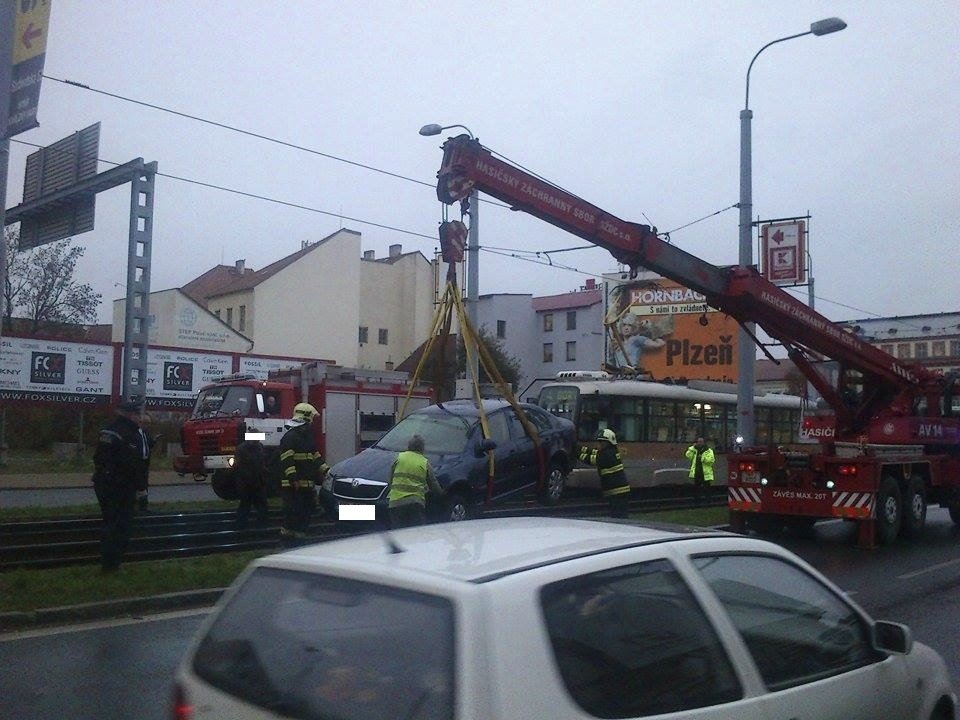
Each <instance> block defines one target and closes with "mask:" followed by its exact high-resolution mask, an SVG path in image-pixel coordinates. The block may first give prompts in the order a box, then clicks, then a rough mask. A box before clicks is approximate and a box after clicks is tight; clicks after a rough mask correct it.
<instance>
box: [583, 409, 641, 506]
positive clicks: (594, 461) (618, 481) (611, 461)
mask: <svg viewBox="0 0 960 720" xmlns="http://www.w3.org/2000/svg"><path fill="white" fill-rule="evenodd" d="M597 440H598V441H600V446H599V447H598V448H597V449H595V450H594V449H592V448H589V447H587V446H585V445H582V446H581V447H580V460H581V461H583V462H585V463H588V464H590V465H595V466H596V468H597V473H598V474H599V475H600V489H601V491H602V493H603V497H605V498H606V499H607V502H608V503H609V504H610V516H611V517H615V518H625V517H627V516H628V513H627V505H628V503H629V500H630V483H629V482H628V481H627V476H626V474H625V473H624V472H623V460H622V459H621V458H620V450H619V449H618V448H617V435H616V433H614V432H613V430H611V429H609V428H606V429H604V430H601V431H600V432H599V433H597Z"/></svg>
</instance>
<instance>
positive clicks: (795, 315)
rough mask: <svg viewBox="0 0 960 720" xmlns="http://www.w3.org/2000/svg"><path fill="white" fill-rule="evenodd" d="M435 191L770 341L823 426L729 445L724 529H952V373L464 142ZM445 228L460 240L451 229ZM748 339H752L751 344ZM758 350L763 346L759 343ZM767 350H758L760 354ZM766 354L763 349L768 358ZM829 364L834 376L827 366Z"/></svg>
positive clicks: (874, 537)
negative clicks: (503, 207) (789, 436)
mask: <svg viewBox="0 0 960 720" xmlns="http://www.w3.org/2000/svg"><path fill="white" fill-rule="evenodd" d="M437 178H438V182H437V197H438V198H439V199H440V201H441V202H443V203H446V204H451V203H453V202H456V201H458V200H463V199H464V198H466V197H468V196H469V194H470V193H471V192H472V191H473V190H474V189H477V190H479V191H482V192H484V193H486V194H488V195H491V196H492V197H495V198H497V199H498V200H501V201H503V202H505V203H508V204H509V205H510V206H511V207H512V208H513V209H515V210H522V211H524V212H526V213H529V214H531V215H534V216H535V217H538V218H540V219H542V220H544V221H546V222H548V223H550V224H552V225H555V226H557V227H559V228H562V229H564V230H566V231H568V232H570V233H573V234H574V235H577V236H579V237H581V238H583V239H585V240H588V241H589V242H591V243H593V244H595V245H598V246H600V247H603V248H605V249H606V250H608V251H609V252H610V253H611V254H612V255H613V256H614V257H615V258H616V259H617V261H619V262H620V263H622V264H624V265H627V266H629V267H630V270H631V275H632V276H636V274H637V271H638V269H639V268H641V267H643V268H648V269H650V270H653V271H655V272H657V273H659V274H660V275H662V276H664V277H666V278H670V279H671V280H674V281H676V282H678V283H681V284H683V285H684V286H686V287H687V288H689V289H691V290H695V291H697V292H699V293H702V294H703V295H705V296H706V297H707V302H708V304H709V305H710V306H712V307H715V308H717V309H719V310H721V311H723V312H725V313H726V314H728V315H729V316H731V317H733V318H734V319H736V320H737V321H738V322H739V323H740V324H741V326H742V325H744V323H751V322H752V323H756V324H757V325H759V326H760V327H761V328H763V330H764V331H765V332H766V333H767V335H769V336H770V337H771V338H773V339H774V340H775V341H777V342H778V343H780V344H781V345H782V346H783V347H784V348H785V349H786V351H787V354H788V355H789V357H790V358H791V360H793V362H794V363H795V364H796V365H797V367H798V368H799V369H800V370H801V372H803V374H804V375H805V376H806V378H807V379H808V380H809V382H810V383H811V384H812V385H813V386H814V387H815V388H816V389H817V391H818V392H819V393H820V396H821V397H822V398H823V400H824V402H825V405H826V406H827V407H828V408H829V411H830V413H831V414H832V419H831V420H830V421H829V422H828V423H826V424H825V423H824V421H823V420H822V419H820V420H819V421H813V420H812V421H811V423H810V424H811V430H812V431H813V432H811V436H812V437H815V438H816V439H817V440H818V441H819V442H818V443H817V444H816V445H814V446H813V447H812V448H811V447H803V448H782V447H749V448H740V449H739V451H738V452H736V453H732V454H731V455H730V456H729V458H728V467H729V477H728V478H727V482H728V506H729V510H730V524H731V526H732V528H733V529H734V530H736V531H738V532H743V531H745V530H746V529H747V528H748V527H754V528H756V529H772V528H773V527H774V526H779V525H785V524H791V525H797V526H800V527H803V526H808V525H812V524H813V523H814V522H815V521H816V520H818V519H822V518H844V519H848V520H852V521H856V522H858V523H859V529H858V543H859V544H860V545H862V546H868V547H870V546H873V544H874V543H875V542H877V541H879V542H880V543H889V542H892V541H893V540H894V539H895V538H896V537H897V535H898V534H900V533H901V532H902V533H903V534H906V535H911V534H917V533H918V532H919V531H920V530H921V529H922V528H923V526H924V523H925V522H926V513H927V505H928V503H938V504H940V505H941V506H943V507H946V508H948V509H949V512H950V516H951V518H952V519H953V521H954V522H955V523H957V524H958V525H960V377H958V376H957V374H956V373H952V374H946V375H944V374H942V373H937V372H933V371H930V370H928V369H926V368H923V367H921V366H917V365H908V364H905V363H902V362H901V361H900V360H898V359H896V358H894V357H892V356H891V355H888V354H887V353H885V352H883V351H881V350H879V349H878V348H875V347H873V346H872V345H870V344H869V343H867V342H864V341H863V340H861V339H860V338H858V337H856V336H855V335H854V334H852V333H850V332H848V331H846V330H844V329H843V328H842V327H840V326H838V325H835V324H833V323H832V322H830V321H829V320H828V319H826V318H825V317H823V316H822V315H820V314H819V313H817V312H815V311H814V310H812V309H811V308H809V307H807V306H806V305H804V304H803V303H801V302H800V301H799V300H796V299H795V298H794V297H793V296H791V295H789V294H788V293H786V292H785V291H783V290H782V289H780V288H779V287H777V286H776V285H774V284H772V283H771V282H769V281H768V280H767V279H766V278H764V277H763V276H762V275H760V274H759V273H758V272H757V270H756V269H755V268H753V267H744V266H731V267H718V266H715V265H712V264H710V263H708V262H706V261H704V260H702V259H700V258H698V257H696V256H694V255H691V254H690V253H687V252H685V251H683V250H681V249H680V248H677V247H675V246H674V245H671V244H670V243H669V242H667V241H665V240H663V239H661V238H660V237H659V236H658V235H657V231H656V228H651V227H650V226H649V225H641V224H637V223H632V222H626V221H624V220H621V219H620V218H617V217H615V216H613V215H611V214H610V213H607V212H605V211H603V210H601V209H600V208H598V207H596V206H594V205H592V204H590V203H588V202H586V201H585V200H583V199H582V198H579V197H577V196H576V195H573V194H571V193H569V192H566V191H565V190H562V189H561V188H558V187H557V186H555V185H552V184H550V183H548V182H546V181H544V180H542V179H540V178H539V177H536V176H534V175H531V174H530V173H528V172H525V171H524V170H522V169H520V168H518V167H516V166H514V165H511V164H509V163H508V162H505V161H503V160H501V159H499V158H497V157H494V156H493V154H492V153H491V152H490V150H488V149H487V148H485V147H483V146H482V145H481V144H480V143H479V141H477V140H475V139H472V138H470V137H469V136H468V135H460V136H457V137H452V138H449V139H448V140H447V141H446V142H445V143H444V144H443V162H442V165H441V167H440V170H439V172H438V173H437ZM441 232H442V233H451V232H452V233H460V234H463V233H465V229H464V227H463V225H462V223H460V222H458V221H452V222H450V223H445V224H444V226H443V227H441ZM758 345H760V343H759V342H758ZM762 347H763V346H762V345H761V348H762ZM764 352H767V351H766V350H765V349H764ZM767 354H768V355H769V353H767ZM825 361H830V364H831V370H832V371H831V372H829V373H828V372H824V367H825Z"/></svg>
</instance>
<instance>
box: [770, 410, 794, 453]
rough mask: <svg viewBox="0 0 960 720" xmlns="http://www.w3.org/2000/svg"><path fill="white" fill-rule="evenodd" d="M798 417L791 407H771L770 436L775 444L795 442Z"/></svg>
mask: <svg viewBox="0 0 960 720" xmlns="http://www.w3.org/2000/svg"><path fill="white" fill-rule="evenodd" d="M796 424H797V418H796V417H795V413H793V412H792V411H791V410H790V409H789V408H771V409H770V438H771V441H772V442H773V443H775V444H778V445H779V444H783V443H789V442H793V438H794V434H795V433H794V428H795V427H796Z"/></svg>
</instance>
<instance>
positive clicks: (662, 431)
mask: <svg viewBox="0 0 960 720" xmlns="http://www.w3.org/2000/svg"><path fill="white" fill-rule="evenodd" d="M648 407H649V418H650V425H649V429H648V433H647V439H648V440H650V441H652V442H678V438H679V436H680V433H679V432H678V431H677V409H678V408H677V403H675V402H671V401H669V400H651V401H650V403H649V406H648Z"/></svg>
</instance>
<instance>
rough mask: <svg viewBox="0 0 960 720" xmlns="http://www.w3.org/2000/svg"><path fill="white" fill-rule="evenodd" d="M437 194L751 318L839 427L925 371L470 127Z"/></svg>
mask: <svg viewBox="0 0 960 720" xmlns="http://www.w3.org/2000/svg"><path fill="white" fill-rule="evenodd" d="M443 151H444V152H443V162H442V165H441V167H440V170H439V172H438V173H437V178H438V182H437V197H438V198H439V199H440V201H441V202H443V203H446V204H451V203H453V202H456V201H458V200H461V199H463V198H465V197H467V196H468V195H469V194H470V193H471V192H472V191H473V189H474V188H476V189H477V190H479V191H482V192H484V193H486V194H487V195H490V196H492V197H495V198H497V199H499V200H501V201H503V202H506V203H508V204H509V205H510V206H511V207H512V208H513V209H515V210H522V211H524V212H526V213H529V214H531V215H533V216H535V217H537V218H540V219H541V220H544V221H546V222H548V223H550V224H552V225H555V226H556V227H559V228H561V229H563V230H566V231H567V232H570V233H572V234H574V235H577V236H578V237H581V238H583V239H585V240H587V241H589V242H591V243H593V244H595V245H597V246H599V247H602V248H605V249H606V250H608V251H609V252H610V253H611V254H612V255H613V256H614V258H616V259H617V260H618V261H619V262H621V263H623V264H625V265H628V266H629V267H630V269H631V273H632V274H634V275H635V274H636V272H637V270H638V268H640V267H643V268H647V269H650V270H653V271H655V272H657V273H659V274H660V275H662V276H664V277H666V278H669V279H671V280H674V281H676V282H678V283H681V284H682V285H684V286H686V287H688V288H689V289H691V290H695V291H696V292H699V293H702V294H703V295H705V296H706V298H707V302H708V304H709V305H711V306H712V307H715V308H717V309H718V310H721V311H723V312H725V313H727V314H728V315H730V316H731V317H733V318H734V319H736V320H737V321H738V322H739V323H741V324H744V323H748V322H753V323H756V324H757V325H759V326H760V327H762V328H763V330H764V331H765V332H766V333H767V334H768V335H769V336H770V337H771V338H773V339H775V340H777V341H778V342H780V343H782V344H783V345H784V346H785V347H786V348H787V350H788V352H789V354H790V357H791V358H792V359H793V360H794V362H795V363H796V364H797V366H798V368H799V369H800V370H801V371H802V372H803V373H804V374H805V375H806V376H807V377H808V379H810V381H811V383H813V384H814V385H815V386H816V387H817V389H818V390H820V392H821V395H822V396H823V397H824V399H825V400H826V401H827V402H828V404H830V405H831V407H832V408H833V409H834V412H835V413H836V416H837V425H838V427H837V430H838V434H839V433H850V432H856V431H857V430H858V429H860V428H862V427H863V426H864V425H865V424H866V423H867V422H869V421H870V419H871V418H872V417H874V416H875V415H876V414H877V413H878V412H881V411H883V410H884V409H886V408H889V407H890V406H891V405H894V404H896V402H897V401H898V397H900V396H901V395H903V394H904V393H906V392H907V391H909V390H910V389H912V388H915V387H916V386H917V385H918V384H919V383H923V382H930V381H932V380H933V376H932V375H931V373H929V371H927V370H925V369H924V368H922V367H919V366H910V365H906V364H903V363H901V362H899V361H898V360H897V359H896V358H894V357H892V356H891V355H889V354H887V353H885V352H883V351H881V350H879V349H878V348H875V347H874V346H872V345H870V344H869V343H867V342H864V341H863V340H861V339H860V338H858V337H857V336H855V335H853V334H852V333H849V332H847V331H846V330H844V329H843V328H841V327H839V326H837V325H835V324H834V323H832V322H831V321H830V320H828V319H827V318H825V317H824V316H822V315H820V314H819V313H817V312H816V311H814V310H813V309H811V308H809V307H807V306H806V305H805V304H803V303H802V302H800V301H799V300H797V299H796V298H794V297H793V296H791V295H789V294H788V293H786V292H785V291H784V290H782V289H781V288H779V287H777V286H776V285H774V284H773V283H771V282H769V281H768V280H767V279H766V278H764V277H763V276H761V275H760V274H759V273H758V272H757V271H756V269H755V268H752V267H742V266H731V267H718V266H716V265H712V264H711V263H708V262H706V261H704V260H702V259H700V258H698V257H696V256H694V255H691V254H690V253H688V252H685V251H683V250H681V249H680V248H678V247H676V246H674V245H672V244H670V243H669V242H666V241H665V240H663V239H661V238H660V237H659V236H658V235H657V231H656V228H651V227H650V226H649V225H641V224H638V223H632V222H627V221H624V220H621V219H620V218H618V217H616V216H614V215H611V214H610V213H608V212H605V211H604V210H602V209H600V208H599V207H597V206H595V205H592V204H591V203H589V202H587V201H585V200H583V199H582V198H579V197H577V196H576V195H573V194H572V193H569V192H567V191H566V190H563V189H561V188H559V187H557V186H555V185H553V184H551V183H549V182H547V181H545V180H542V179H541V178H539V177H536V176H535V175H532V174H530V173H529V172H527V171H525V170H523V169H521V168H518V167H516V166H514V165H511V164H510V163H508V162H505V161H503V160H501V159H499V158H496V157H494V156H493V154H492V153H491V152H490V150H488V149H487V148H485V147H483V146H482V145H481V144H480V142H479V141H477V140H475V139H473V138H471V137H469V136H468V135H460V136H457V137H452V138H449V139H448V140H447V141H446V142H445V143H444V144H443ZM824 357H826V358H831V359H833V360H836V361H837V362H838V364H839V365H840V369H841V370H840V374H841V376H842V377H841V382H842V381H843V376H845V375H848V374H849V377H851V378H854V379H855V381H856V383H857V385H858V387H857V393H856V397H851V396H850V395H849V394H842V393H841V390H840V389H839V388H837V387H832V386H831V385H830V384H829V383H828V382H827V381H826V380H825V379H824V378H823V377H822V376H821V375H820V373H818V372H817V371H816V370H815V369H814V363H815V362H816V361H817V360H818V359H821V358H824Z"/></svg>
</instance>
